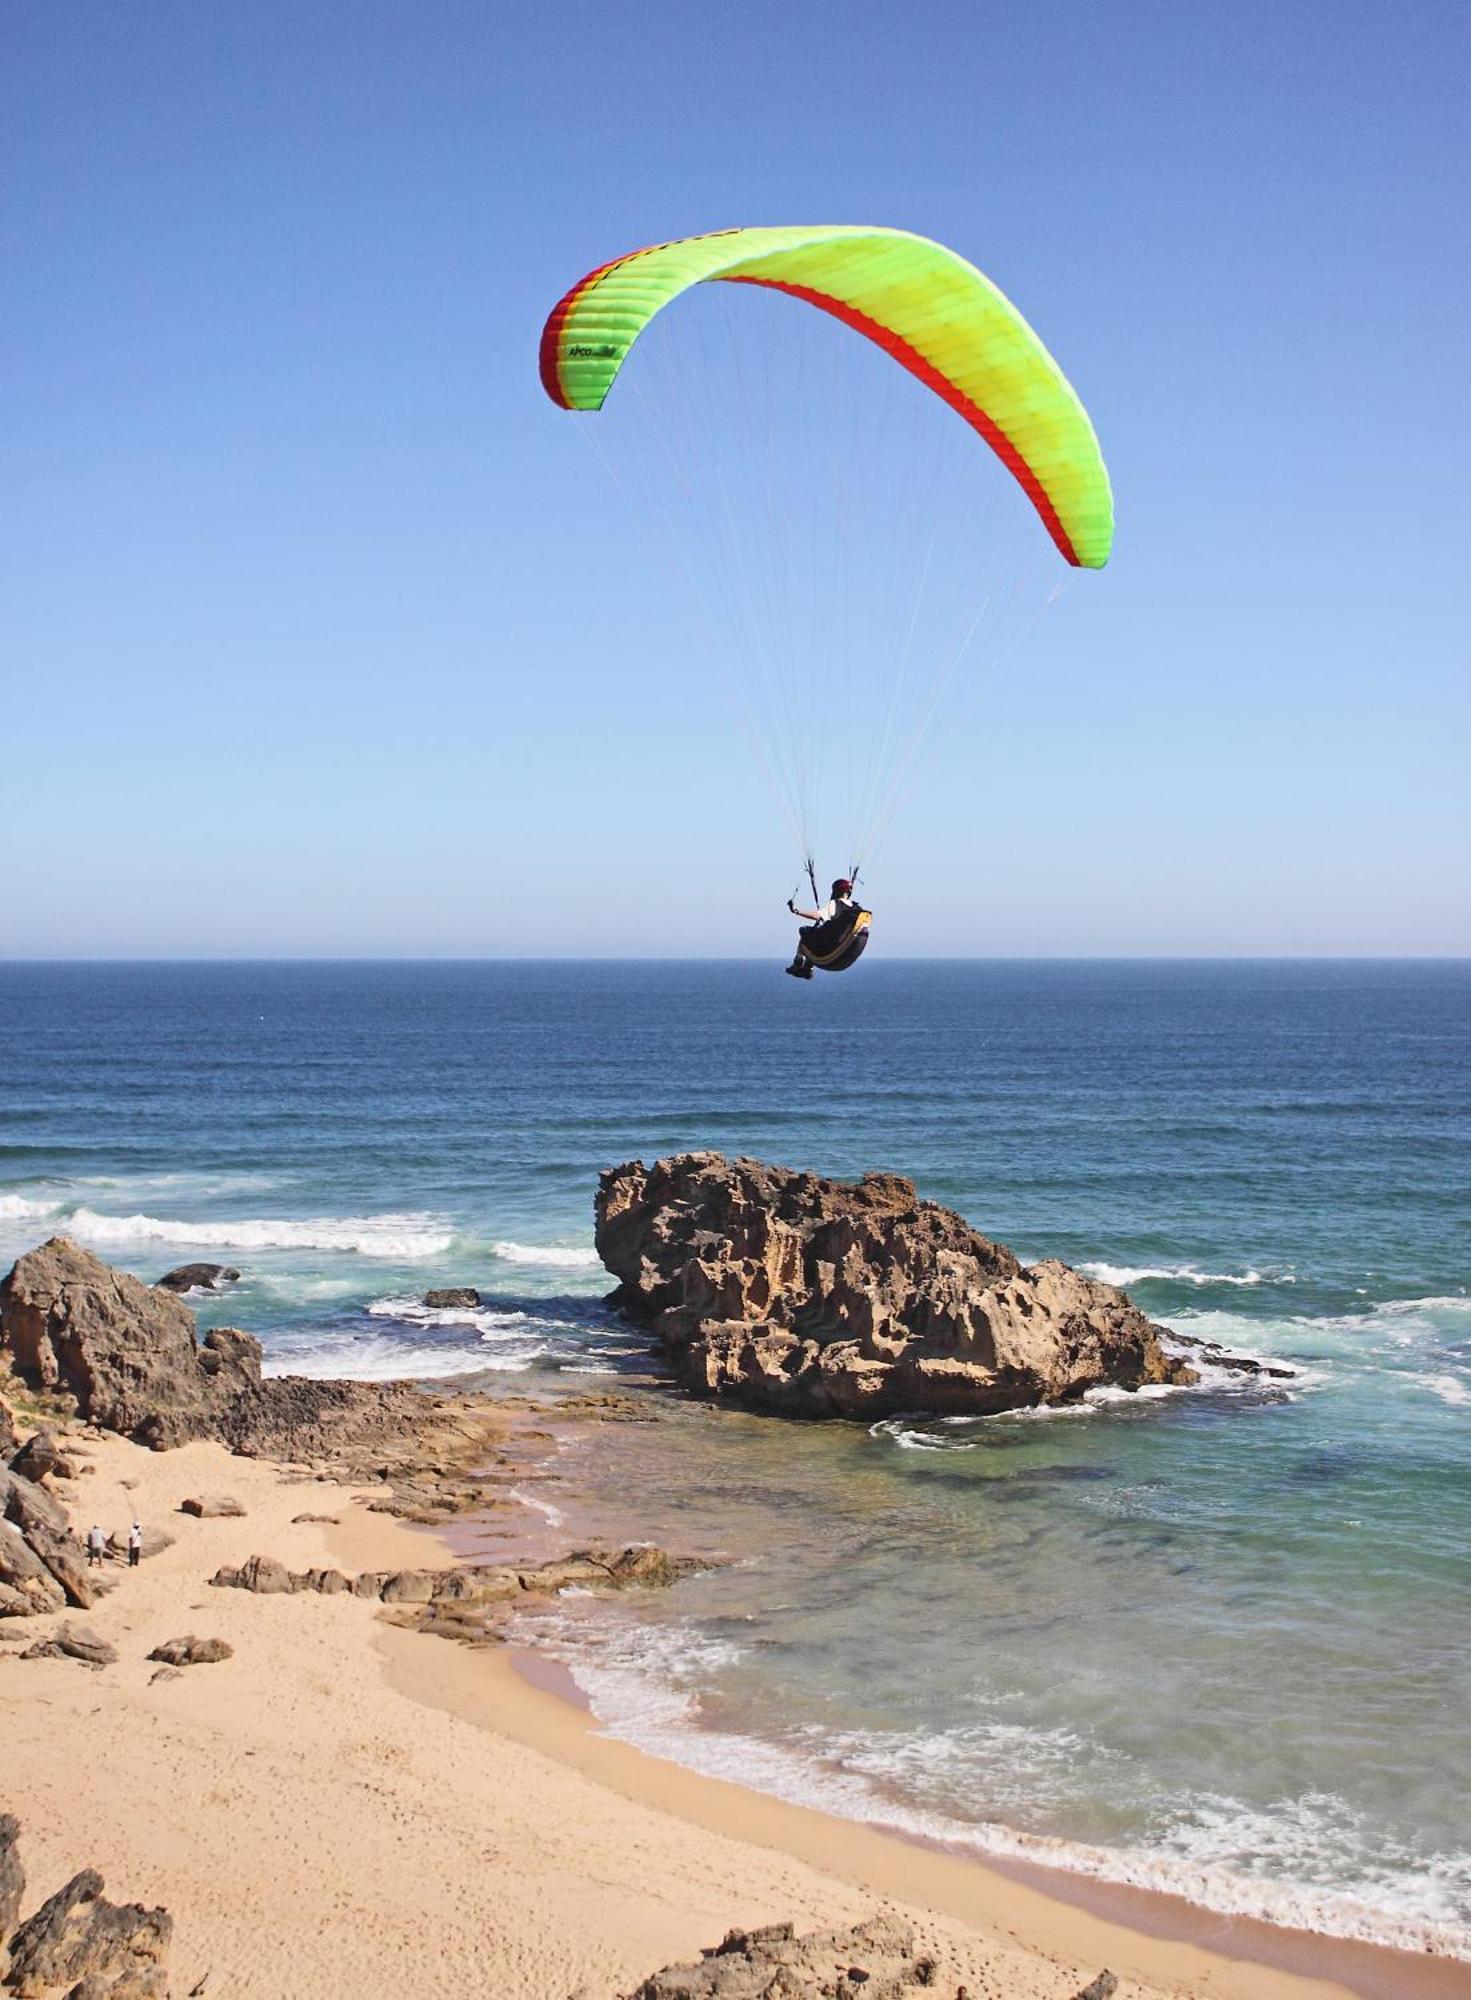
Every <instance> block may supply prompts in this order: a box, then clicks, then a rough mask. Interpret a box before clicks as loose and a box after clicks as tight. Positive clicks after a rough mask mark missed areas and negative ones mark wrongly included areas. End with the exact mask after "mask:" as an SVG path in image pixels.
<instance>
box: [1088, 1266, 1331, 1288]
mask: <svg viewBox="0 0 1471 2000" xmlns="http://www.w3.org/2000/svg"><path fill="white" fill-rule="evenodd" d="M1078 1269H1079V1270H1080V1271H1081V1272H1082V1273H1083V1275H1084V1277H1086V1278H1096V1279H1097V1280H1098V1282H1099V1283H1100V1284H1101V1285H1121V1286H1122V1285H1139V1284H1143V1283H1144V1281H1145V1280H1146V1279H1157V1280H1159V1281H1160V1282H1162V1283H1163V1282H1167V1283H1169V1284H1172V1285H1260V1284H1264V1283H1265V1282H1266V1277H1265V1274H1264V1273H1263V1272H1261V1271H1201V1270H1197V1268H1196V1267H1195V1265H1194V1264H1104V1263H1090V1264H1079V1266H1078ZM1276 1282H1277V1283H1278V1284H1287V1285H1290V1284H1291V1283H1292V1278H1291V1276H1290V1274H1289V1273H1286V1272H1284V1273H1283V1274H1282V1275H1281V1276H1280V1277H1278V1278H1277V1279H1276Z"/></svg>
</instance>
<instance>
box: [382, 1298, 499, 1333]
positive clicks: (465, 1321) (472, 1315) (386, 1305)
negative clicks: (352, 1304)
mask: <svg viewBox="0 0 1471 2000" xmlns="http://www.w3.org/2000/svg"><path fill="white" fill-rule="evenodd" d="M365 1310H366V1311H367V1312H368V1313H370V1314H371V1315H372V1317H373V1318H374V1319H401V1320H406V1321H407V1322H408V1324H409V1325H410V1326H473V1327H474V1328H475V1330H476V1332H477V1333H481V1334H485V1335H487V1336H494V1335H495V1334H498V1333H500V1332H502V1331H503V1330H504V1329H505V1328H506V1327H513V1326H525V1325H526V1323H527V1320H528V1318H529V1315H528V1314H527V1313H524V1312H522V1311H520V1310H519V1309H518V1308H515V1307H513V1308H512V1309H511V1310H510V1311H500V1310H496V1309H493V1308H492V1307H490V1306H426V1305H425V1304H424V1302H423V1300H422V1299H409V1298H401V1299H400V1298H393V1299H374V1300H373V1302H372V1304H371V1305H370V1306H367V1307H366V1308H365Z"/></svg>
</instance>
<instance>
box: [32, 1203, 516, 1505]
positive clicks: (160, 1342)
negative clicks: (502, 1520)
mask: <svg viewBox="0 0 1471 2000" xmlns="http://www.w3.org/2000/svg"><path fill="white" fill-rule="evenodd" d="M0 1356H3V1357H5V1358H8V1360H9V1363H10V1366H11V1368H12V1369H13V1371H14V1374H15V1377H16V1378H17V1379H18V1380H19V1382H20V1383H22V1384H23V1385H24V1386H25V1388H26V1389H28V1390H30V1391H31V1392H33V1393H35V1394H38V1395H41V1396H44V1397H46V1398H48V1399H50V1400H51V1401H52V1402H53V1403H55V1404H56V1405H58V1406H66V1407H69V1408H70V1409H72V1410H74V1411H75V1413H76V1415H77V1416H78V1417H80V1418H81V1419H83V1420H84V1421H85V1422H88V1423H92V1424H96V1425H97V1426H98V1427H99V1429H102V1430H109V1431H116V1432H118V1433H119V1434H120V1435H121V1436H123V1437H128V1438H132V1439H133V1440H134V1441H135V1442H136V1443H138V1444H146V1445H150V1446H152V1447H153V1448H154V1449H155V1450H168V1449H170V1448H172V1447H173V1446H175V1445H180V1444H187V1443H189V1442H190V1441H191V1440H193V1439H196V1438H215V1439H218V1440H219V1441H220V1442H221V1443H223V1444H227V1445H228V1446H229V1447H230V1449H231V1450H232V1451H236V1452H240V1453H242V1454H244V1455H245V1456H247V1457H254V1458H278V1459H294V1460H297V1461H302V1460H306V1461H326V1462H330V1463H331V1464H332V1465H333V1466H334V1467H335V1468H337V1469H338V1470H339V1471H340V1472H341V1473H342V1475H343V1476H344V1477H353V1478H364V1479H381V1480H383V1481H384V1482H385V1484H386V1485H388V1486H390V1487H393V1488H395V1489H398V1488H399V1487H402V1488H403V1491H402V1494H401V1499H400V1502H399V1504H397V1505H395V1506H394V1508H393V1509H392V1511H395V1512H401V1513H403V1514H405V1515H407V1516H409V1517H410V1518H412V1519H416V1520H443V1519H447V1518H449V1516H450V1515H451V1514H453V1513H455V1512H458V1511H461V1510H462V1509H463V1507H465V1506H471V1505H475V1504H477V1503H478V1502H479V1501H480V1500H481V1499H483V1498H484V1487H483V1486H482V1485H481V1484H480V1483H479V1482H477V1481H476V1480H475V1479H474V1477H473V1475H472V1470H471V1469H472V1468H473V1467H474V1466H475V1465H476V1464H477V1463H479V1464H483V1463H484V1462H485V1459H486V1457H487V1456H488V1455H489V1447H488V1443H487V1438H488V1431H489V1426H488V1424H487V1422H486V1420H485V1415H484V1411H483V1409H482V1408H481V1406H480V1405H478V1404H477V1403H476V1402H475V1401H474V1400H473V1399H471V1398H466V1397H455V1396H445V1395H440V1396H429V1395H426V1394H424V1393H423V1392H422V1391H420V1390H418V1389H416V1388H415V1387H414V1385H413V1384H412V1383H410V1382H344V1381H318V1380H316V1379H315V1378H308V1377H305V1376H294V1375H281V1376H273V1377H271V1378H269V1379H266V1378H264V1377H263V1376H262V1373H261V1346H260V1342H259V1341H258V1340H256V1339H255V1337H254V1336H253V1335H252V1334H248V1333H241V1332H239V1331H237V1330H236V1329H234V1328H230V1327H220V1328H216V1329H214V1330H213V1331H212V1332H209V1333H206V1334H205V1335H204V1336H203V1337H202V1338H201V1337H200V1334H199V1331H198V1327H197V1324H196V1321H195V1317H194V1314H193V1313H192V1312H191V1311H190V1310H189V1308H188V1306H186V1305H185V1304H184V1303H183V1301H182V1299H180V1298H178V1297H176V1296H175V1295H174V1294H173V1293H172V1292H169V1291H162V1290H160V1289H159V1288H158V1287H157V1286H155V1285H145V1284H144V1283H143V1282H142V1280H141V1279H139V1278H135V1277H132V1276H131V1275H130V1274H129V1273H128V1272H126V1271H119V1270H115V1269H114V1268H113V1267H112V1266H111V1265H108V1264H104V1263H103V1262H102V1260H101V1258H99V1257H95V1256H93V1254H92V1253H91V1251H89V1250H84V1249H83V1248H82V1247H81V1246H80V1245H79V1244H76V1243H73V1242H71V1241H70V1240H69V1239H68V1238H67V1237H64V1236H54V1237H52V1239H51V1240H50V1242H48V1243H43V1244H42V1245H41V1246H40V1247H39V1248H38V1249H35V1250H30V1251H27V1252H26V1254H25V1255H24V1256H23V1257H21V1258H19V1259H18V1260H17V1261H16V1263H15V1265H14V1266H13V1268H12V1269H11V1271H10V1272H9V1274H8V1276H7V1277H6V1278H5V1279H4V1280H3V1281H0Z"/></svg>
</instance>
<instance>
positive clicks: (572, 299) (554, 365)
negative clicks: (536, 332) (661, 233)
mask: <svg viewBox="0 0 1471 2000" xmlns="http://www.w3.org/2000/svg"><path fill="white" fill-rule="evenodd" d="M646 254H647V252H646V251H643V250H631V251H629V252H628V253H627V255H625V256H622V257H614V258H611V259H610V260H609V262H608V263H606V264H599V266H598V268H597V269H596V270H595V271H589V272H588V274H587V276H586V277H585V278H579V279H578V280H577V283H576V284H575V285H574V286H573V287H572V289H571V291H570V292H568V293H567V294H566V296H565V297H564V298H560V299H558V301H557V303H556V304H555V305H554V306H553V307H552V309H551V312H550V313H549V314H548V315H547V323H546V325H545V326H544V327H543V328H542V330H541V351H540V354H539V355H538V358H537V365H538V367H539V368H540V371H541V386H542V387H543V389H545V390H546V392H547V394H548V395H549V396H550V397H551V399H552V401H553V402H554V403H555V404H556V405H557V408H558V409H559V410H570V409H571V408H572V405H571V404H570V403H569V402H568V400H567V397H566V395H565V393H564V392H563V389H562V329H563V327H564V326H565V325H566V324H567V320H568V316H569V315H570V313H571V311H572V309H573V307H574V306H575V305H576V304H577V303H578V301H579V300H580V299H581V298H582V297H583V295H584V293H586V292H590V291H591V290H592V288H593V286H594V285H595V284H596V283H597V282H598V280H599V278H606V277H607V275H608V273H609V272H610V271H615V270H617V268H618V266H619V265H620V264H631V263H632V262H633V260H634V258H635V257H643V256H645V255H646Z"/></svg>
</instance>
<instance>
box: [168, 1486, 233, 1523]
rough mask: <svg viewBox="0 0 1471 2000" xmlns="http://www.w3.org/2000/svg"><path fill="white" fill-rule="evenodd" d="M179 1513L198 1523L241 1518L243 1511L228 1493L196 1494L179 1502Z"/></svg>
mask: <svg viewBox="0 0 1471 2000" xmlns="http://www.w3.org/2000/svg"><path fill="white" fill-rule="evenodd" d="M179 1512H180V1513H181V1514H192V1515H194V1517H195V1519H196V1520H199V1521H219V1520H225V1519H232V1518H235V1517H237V1516H240V1517H243V1516H244V1513H245V1509H244V1508H243V1507H242V1506H241V1504H240V1502H239V1501H238V1500H236V1499H234V1498H233V1497H232V1496H231V1495H230V1494H228V1493H197V1494H194V1495H192V1496H191V1497H190V1498H189V1499H188V1500H181V1501H180V1502H179Z"/></svg>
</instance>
